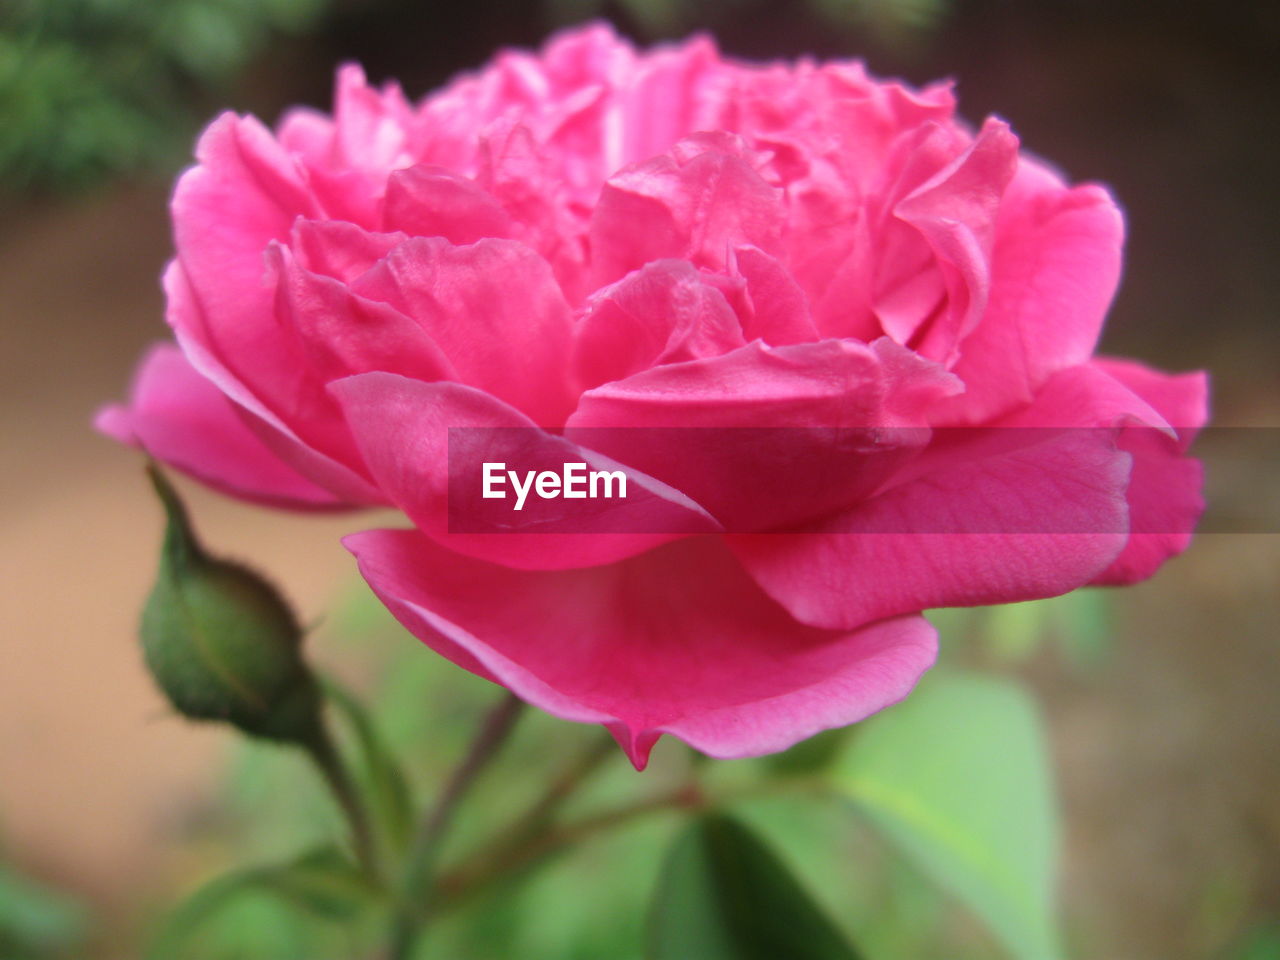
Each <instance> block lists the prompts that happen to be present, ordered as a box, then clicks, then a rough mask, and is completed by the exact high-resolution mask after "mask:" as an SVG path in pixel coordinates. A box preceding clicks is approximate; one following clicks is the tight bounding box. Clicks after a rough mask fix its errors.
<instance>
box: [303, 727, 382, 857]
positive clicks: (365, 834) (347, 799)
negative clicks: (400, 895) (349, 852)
mask: <svg viewBox="0 0 1280 960" xmlns="http://www.w3.org/2000/svg"><path fill="white" fill-rule="evenodd" d="M302 747H303V748H304V749H305V750H306V751H307V754H308V756H310V757H311V759H312V760H313V761H314V762H315V765H316V768H317V769H318V770H319V771H320V775H321V776H322V777H323V778H324V782H325V784H326V785H327V786H328V787H329V790H330V792H331V793H332V794H333V798H334V799H335V800H336V801H337V802H338V807H339V808H340V809H341V810H342V813H343V815H344V816H345V817H346V818H347V823H348V824H349V826H350V827H351V842H352V846H353V847H354V848H355V854H356V859H357V860H358V861H359V862H360V866H361V867H362V868H363V869H364V871H365V873H366V874H368V876H369V877H370V879H372V880H374V881H375V882H378V881H379V880H380V878H381V871H380V869H379V866H378V858H377V855H376V853H375V852H374V844H373V831H372V829H371V827H370V824H369V815H368V813H367V812H366V811H365V807H364V803H363V802H362V801H361V799H360V794H359V791H357V790H356V786H355V782H354V781H353V780H352V779H351V775H350V774H349V773H348V772H347V768H346V765H345V764H344V763H343V762H342V758H341V757H340V756H339V755H338V751H337V749H336V748H335V747H334V745H333V738H332V737H330V736H329V733H328V731H327V730H326V729H325V728H324V727H323V726H317V727H316V732H315V733H314V735H312V736H311V737H308V738H307V739H306V740H304V741H302Z"/></svg>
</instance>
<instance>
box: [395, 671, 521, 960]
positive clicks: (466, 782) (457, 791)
mask: <svg viewBox="0 0 1280 960" xmlns="http://www.w3.org/2000/svg"><path fill="white" fill-rule="evenodd" d="M523 706H524V703H523V701H521V700H520V699H519V698H518V697H516V696H515V695H514V694H507V695H506V696H504V697H503V698H502V700H501V701H500V702H499V703H498V705H497V706H496V707H494V708H493V710H492V711H490V713H489V715H488V716H487V717H486V718H485V721H484V726H483V727H481V729H480V732H479V734H478V735H477V736H476V739H475V740H474V741H473V742H472V744H471V748H470V750H469V751H468V752H467V755H466V756H465V757H463V759H462V763H460V764H459V765H458V767H457V769H455V770H454V772H453V775H452V776H451V777H450V778H449V781H448V783H446V784H445V787H444V789H443V790H442V791H441V793H440V797H439V799H438V800H437V801H436V805H435V806H434V807H433V808H432V810H431V812H430V813H429V814H428V815H427V817H426V819H425V820H424V821H423V822H422V827H421V829H420V830H419V831H418V835H417V838H416V839H415V841H414V844H413V849H412V852H411V853H410V855H409V861H408V864H409V866H408V870H407V872H406V874H405V879H404V887H403V890H402V898H401V902H400V908H399V910H398V911H397V915H396V919H395V922H394V925H393V927H392V933H391V949H390V952H389V954H388V958H389V960H408V958H409V957H411V956H412V955H413V948H414V945H415V944H416V943H417V940H418V937H419V935H420V934H421V932H422V928H423V925H424V924H425V923H426V920H427V916H428V913H429V908H430V898H431V897H430V895H431V888H432V880H433V876H434V873H435V867H436V861H437V860H438V859H439V856H440V849H441V847H442V846H443V844H444V839H445V837H446V835H447V834H448V831H449V827H450V825H451V824H452V823H453V817H454V814H455V813H456V812H457V809H458V805H459V804H460V803H461V802H462V800H463V798H464V797H465V796H466V795H467V793H468V791H469V790H470V789H471V787H472V785H473V784H474V783H475V781H476V778H477V777H478V776H479V775H480V773H481V771H482V770H484V768H485V767H486V766H487V765H488V763H489V761H490V760H492V759H493V758H494V757H495V756H496V755H497V753H498V750H499V749H500V748H501V746H502V744H503V743H504V742H505V740H506V738H507V735H508V734H509V733H510V732H511V730H512V729H513V728H514V727H515V723H516V720H517V719H519V717H520V710H521V707H523Z"/></svg>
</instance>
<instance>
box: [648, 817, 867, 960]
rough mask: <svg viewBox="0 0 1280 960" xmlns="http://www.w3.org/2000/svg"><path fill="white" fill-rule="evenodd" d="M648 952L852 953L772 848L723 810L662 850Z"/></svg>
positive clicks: (678, 958)
mask: <svg viewBox="0 0 1280 960" xmlns="http://www.w3.org/2000/svg"><path fill="white" fill-rule="evenodd" d="M647 956H648V957H649V958H650V960H690V958H693V957H696V958H698V960H777V958H779V957H786V958H788V960H857V954H856V953H855V952H854V951H853V948H852V947H850V946H849V944H848V943H847V942H846V941H845V940H844V939H843V938H842V937H841V935H840V933H839V932H838V931H837V929H836V927H835V926H834V925H833V924H832V923H831V921H830V920H829V919H828V918H827V917H826V915H825V914H823V912H822V911H821V909H820V908H819V907H818V906H817V905H816V904H815V903H814V902H813V900H812V899H811V898H810V897H809V895H808V893H807V892H806V891H805V890H804V888H803V887H801V885H800V884H799V882H798V881H797V880H796V879H795V878H794V877H793V876H792V875H791V873H790V871H789V870H788V869H787V868H786V866H784V865H783V864H782V863H781V862H780V861H779V860H778V859H777V857H776V856H774V854H773V853H772V852H771V851H770V850H769V849H768V848H767V847H766V846H765V845H764V844H763V843H761V842H760V840H758V839H757V838H756V836H755V834H753V833H752V832H751V831H750V830H748V829H747V828H746V827H744V826H743V825H742V824H741V823H739V822H738V821H736V820H733V819H731V818H729V817H726V816H724V815H722V814H712V815H708V816H704V817H701V818H699V819H698V820H696V821H695V822H694V823H693V824H691V825H690V827H689V828H688V829H687V830H685V831H684V832H683V833H682V834H681V835H680V836H679V837H677V839H676V842H675V844H674V845H673V846H672V848H671V851H670V853H669V854H668V856H667V861H666V864H665V865H664V867H663V870H662V875H661V876H660V878H659V880H658V887H657V891H656V893H655V897H654V901H653V909H652V913H651V915H650V920H649V950H648V954H647Z"/></svg>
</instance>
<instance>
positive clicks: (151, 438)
mask: <svg viewBox="0 0 1280 960" xmlns="http://www.w3.org/2000/svg"><path fill="white" fill-rule="evenodd" d="M94 425H95V426H96V427H97V428H98V429H99V430H100V431H102V432H103V433H105V434H106V435H107V436H109V437H113V438H114V439H116V440H119V441H120V442H121V443H127V444H129V445H130V446H135V447H139V448H141V449H143V450H145V451H146V452H147V453H149V454H150V455H151V456H153V457H155V458H156V459H157V460H161V461H163V462H164V463H167V464H169V465H170V466H172V467H176V468H177V469H179V470H182V471H183V472H185V473H188V474H190V475H191V476H193V477H195V478H196V479H197V480H200V481H202V482H203V483H206V484H208V485H209V486H211V487H213V488H214V489H216V490H220V491H222V492H223V493H227V494H230V495H231V496H233V497H239V498H240V499H242V500H250V501H253V502H255V503H262V504H266V505H268V506H273V507H291V508H295V509H302V510H316V509H335V508H339V507H344V506H347V504H345V503H344V502H343V501H342V500H340V499H338V498H337V497H335V496H334V495H333V494H332V493H330V492H329V491H328V490H325V489H323V488H321V487H318V486H316V485H315V484H314V483H312V482H311V481H309V480H307V479H306V478H305V477H303V476H302V475H301V474H299V473H298V472H297V471H295V470H293V469H292V468H291V467H290V466H289V465H288V464H286V463H285V462H284V461H283V460H281V459H280V458H279V457H277V456H276V455H275V454H274V453H272V452H271V450H270V449H269V448H267V447H266V446H265V445H264V444H263V443H262V441H261V440H259V439H258V438H257V436H255V435H254V433H253V432H252V431H251V430H250V429H249V428H248V427H247V426H246V425H245V422H244V420H243V419H242V418H241V417H239V416H237V415H236V411H235V408H234V405H233V404H232V403H231V401H229V400H228V399H227V398H226V397H225V396H224V395H223V394H222V393H221V391H219V390H218V388H217V387H215V386H214V385H213V384H212V383H210V382H209V381H208V380H206V379H205V378H204V377H202V376H200V374H198V373H197V372H196V371H195V370H194V369H193V368H192V366H191V364H189V363H188V362H187V360H186V358H185V357H184V356H183V355H182V351H181V350H179V349H178V348H177V347H176V346H174V345H173V344H170V343H158V344H156V345H155V346H153V347H152V348H151V349H150V350H149V351H148V352H147V354H146V355H145V356H144V357H143V359H142V362H141V364H140V365H139V367H138V374H137V378H136V379H135V381H134V384H133V389H132V391H131V395H130V398H129V403H128V404H127V405H113V406H109V407H104V408H103V409H102V410H100V411H98V414H97V416H96V417H95V418H94Z"/></svg>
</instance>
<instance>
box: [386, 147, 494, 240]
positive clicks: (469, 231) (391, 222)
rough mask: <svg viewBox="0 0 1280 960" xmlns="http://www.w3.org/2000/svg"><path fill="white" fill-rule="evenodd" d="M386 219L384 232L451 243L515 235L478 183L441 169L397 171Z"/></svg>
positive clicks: (391, 182) (389, 190) (390, 184)
mask: <svg viewBox="0 0 1280 960" xmlns="http://www.w3.org/2000/svg"><path fill="white" fill-rule="evenodd" d="M382 217H383V229H384V230H399V231H402V232H404V233H407V234H409V235H410V236H415V237H444V238H445V239H446V240H448V241H449V242H450V243H475V242H476V241H477V240H481V239H483V238H484V237H509V236H510V235H511V219H510V218H509V217H508V216H507V213H506V211H505V210H503V209H502V207H501V206H499V205H498V202H497V201H496V200H495V199H494V198H493V197H491V196H489V194H487V193H486V192H485V191H484V190H482V189H481V188H480V187H479V186H478V185H476V183H475V182H473V181H471V180H468V179H467V178H466V177H463V176H460V175H458V174H456V173H454V172H452V171H450V170H446V169H445V168H443V167H431V166H426V165H419V166H416V167H409V168H408V169H406V170H396V171H395V172H393V173H392V174H391V178H390V179H389V180H388V181H387V197H386V202H385V203H384V205H383V208H382Z"/></svg>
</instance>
